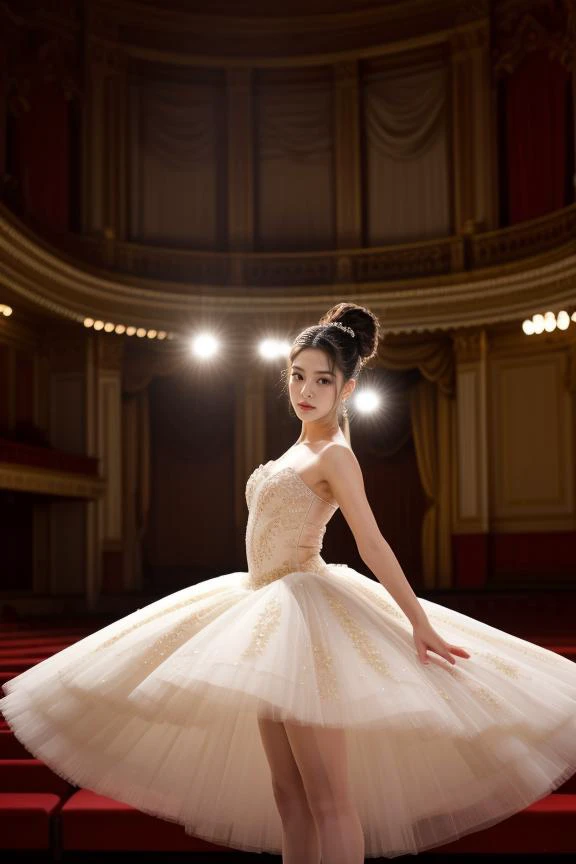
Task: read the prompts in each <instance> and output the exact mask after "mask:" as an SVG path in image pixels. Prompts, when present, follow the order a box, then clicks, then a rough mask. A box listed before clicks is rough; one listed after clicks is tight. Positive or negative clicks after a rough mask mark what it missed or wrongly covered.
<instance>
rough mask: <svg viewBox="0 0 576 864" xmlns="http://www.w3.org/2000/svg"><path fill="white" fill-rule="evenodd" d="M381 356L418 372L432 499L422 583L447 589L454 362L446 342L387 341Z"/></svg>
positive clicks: (417, 415)
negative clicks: (419, 374)
mask: <svg viewBox="0 0 576 864" xmlns="http://www.w3.org/2000/svg"><path fill="white" fill-rule="evenodd" d="M378 356H379V359H380V361H381V362H382V365H383V366H384V367H389V368H391V369H410V368H417V369H419V370H420V373H421V376H422V377H421V378H420V379H419V381H418V382H417V383H416V385H414V387H412V390H411V394H410V414H411V419H412V434H413V438H414V447H415V450H416V458H417V461H418V469H419V472H420V480H421V483H422V487H423V489H424V492H425V494H426V496H427V498H428V502H429V504H428V510H427V512H426V514H425V516H424V520H423V523H422V567H423V581H424V585H425V586H426V587H427V588H440V587H448V586H449V585H450V584H451V577H452V470H453V455H452V454H453V436H452V427H453V419H452V415H453V404H454V392H455V384H454V358H453V350H452V346H451V343H450V342H449V341H447V340H438V341H435V340H430V339H425V340H421V339H418V338H415V339H413V340H408V341H405V342H401V341H399V342H398V343H395V342H394V340H393V339H390V338H387V339H386V340H385V341H384V342H383V343H381V344H380V346H379V349H378Z"/></svg>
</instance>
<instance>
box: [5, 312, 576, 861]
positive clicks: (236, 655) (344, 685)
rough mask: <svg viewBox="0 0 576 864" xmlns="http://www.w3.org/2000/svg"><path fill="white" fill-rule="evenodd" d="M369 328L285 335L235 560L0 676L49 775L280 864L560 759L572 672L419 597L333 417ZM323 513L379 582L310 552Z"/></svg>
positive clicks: (505, 797)
mask: <svg viewBox="0 0 576 864" xmlns="http://www.w3.org/2000/svg"><path fill="white" fill-rule="evenodd" d="M378 339H379V322H378V319H377V318H376V316H375V315H374V314H373V313H372V312H371V311H370V310H368V309H366V308H365V307H361V306H358V305H356V304H353V303H340V304H337V305H336V306H334V307H333V308H332V309H330V310H329V311H328V312H327V313H326V314H325V315H324V316H323V317H322V318H321V320H320V322H319V323H318V324H315V325H312V326H311V327H308V328H306V329H305V330H303V331H302V332H301V333H300V334H299V335H298V336H297V337H296V339H295V341H294V344H293V346H292V349H291V351H290V355H289V358H288V366H287V370H286V371H287V373H288V375H289V384H288V391H289V398H290V404H291V405H292V406H293V408H294V411H295V412H296V414H297V416H298V417H299V418H300V419H301V420H302V429H301V433H300V436H299V438H298V440H297V441H296V442H295V443H294V444H293V445H292V446H291V447H290V448H289V449H288V450H287V451H286V452H285V453H283V454H282V455H281V456H280V457H279V458H277V459H271V460H269V461H268V462H266V463H265V464H261V465H259V466H258V467H257V468H255V470H254V471H253V472H252V474H251V475H250V477H249V478H248V480H247V483H246V502H247V505H248V520H247V525H246V556H247V563H248V570H247V571H246V572H244V571H241V572H234V573H227V574H223V575H221V576H217V577H214V578H210V579H206V580H204V581H203V582H201V583H198V584H195V585H192V586H189V587H186V588H184V589H182V590H181V591H177V592H175V593H174V594H170V595H167V596H166V597H163V598H161V599H160V600H157V601H155V602H154V603H150V604H149V605H147V606H145V607H143V608H142V609H137V610H136V611H135V612H133V613H131V614H130V615H127V616H125V617H124V618H121V619H119V620H118V621H115V622H114V623H112V624H110V625H109V626H107V627H104V628H102V629H101V630H99V631H97V632H95V633H93V634H91V635H90V636H87V637H86V638H85V639H82V640H80V641H79V642H77V643H75V644H74V645H71V646H69V647H68V648H66V649H64V650H63V651H60V652H59V653H58V654H55V655H53V656H52V657H49V658H47V659H46V660H44V661H42V662H41V663H38V664H37V665H36V666H33V667H32V668H30V669H27V670H26V671H25V672H23V673H21V674H20V675H18V676H16V677H14V678H12V679H11V680H10V681H8V682H7V683H6V684H4V691H5V692H6V694H7V695H6V696H5V697H4V698H2V699H0V709H1V710H2V712H3V713H4V716H5V718H6V720H7V722H8V724H9V725H10V727H11V728H12V730H13V731H14V734H15V735H16V737H17V738H18V739H19V740H20V741H21V742H22V744H23V745H24V746H25V747H26V748H27V749H28V750H29V751H30V752H31V753H32V754H33V755H35V756H36V757H37V758H39V759H41V760H43V761H44V762H45V763H46V764H47V765H48V766H50V767H51V768H52V769H53V770H54V771H55V772H56V773H58V774H59V775H60V776H62V777H64V778H66V779H68V780H69V781H71V782H72V783H75V784H77V785H80V786H84V787H86V788H88V789H92V790H94V791H95V792H99V793H100V794H103V795H108V796H110V797H112V798H115V799H117V800H119V801H124V802H126V803H128V804H131V805H132V806H134V807H136V808H138V809H140V810H142V811H143V812H147V813H150V814H153V815H155V816H158V817H160V818H163V819H167V820H171V821H175V822H179V823H180V824H182V825H183V826H184V830H185V831H186V832H187V833H189V834H193V835H195V836H197V837H201V838H204V839H206V840H210V841H213V842H216V843H220V844H223V845H225V846H232V847H235V848H237V849H243V850H248V851H254V852H272V853H279V852H281V853H282V859H283V862H284V864H319V862H320V861H322V864H360V862H361V861H363V860H364V858H365V857H380V856H385V857H390V858H391V857H396V856H398V855H403V854H407V853H411V854H416V853H418V852H420V851H422V850H424V849H428V848H431V847H434V846H439V845H441V844H444V843H448V842H449V841H451V840H454V839H456V838H458V837H461V836H463V835H465V834H468V833H471V832H473V831H478V830H481V829H483V828H487V827H489V826H490V825H492V824H494V823H496V822H499V821H501V820H503V819H505V818H507V817H508V816H510V815H512V814H513V813H516V812H518V811H519V810H522V809H524V808H525V807H527V806H528V805H529V804H530V803H532V802H533V801H536V800H537V799H539V798H542V797H544V796H545V795H547V794H549V793H550V792H551V791H553V790H554V789H556V788H557V787H559V786H560V785H561V784H562V783H563V782H564V781H565V780H566V779H567V778H568V777H569V776H571V775H572V774H573V773H574V770H575V769H576V743H575V741H576V737H575V735H574V733H575V731H576V710H575V709H576V667H575V666H574V664H573V663H572V662H571V661H570V660H568V659H567V658H565V657H562V656H561V655H558V654H555V653H554V652H552V651H548V650H546V649H545V648H541V647H539V646H537V645H535V644H533V643H531V642H529V641H526V640H523V639H519V638H518V637H515V636H513V635H512V634H509V633H506V632H505V631H503V630H499V629H497V628H494V627H491V626H489V625H487V624H485V623H483V622H482V621H479V620H476V619H474V618H471V617H469V616H466V615H464V614H462V613H460V612H456V611H454V610H451V609H449V608H446V607H443V606H441V605H439V604H436V603H433V602H432V601H429V600H426V599H424V598H418V597H417V596H416V595H415V593H414V592H413V590H412V588H411V587H410V584H409V582H408V580H407V579H406V577H405V575H404V573H403V572H402V569H401V567H400V564H399V563H398V561H397V559H396V557H395V555H394V553H393V552H392V549H391V548H390V546H389V544H388V543H387V542H386V540H385V539H384V537H383V536H382V534H381V533H380V530H379V528H378V525H377V522H376V520H375V518H374V515H373V513H372V510H371V508H370V505H369V503H368V501H367V498H366V494H365V491H364V484H363V479H362V471H361V468H360V465H359V463H358V460H357V458H356V456H355V454H354V453H353V451H352V449H351V447H350V441H349V439H348V438H347V436H346V435H345V434H344V433H343V432H342V430H341V428H340V425H339V417H340V414H341V411H342V407H343V406H345V403H346V400H347V399H348V398H349V397H350V395H351V394H352V392H353V390H354V388H355V386H356V381H357V378H358V376H359V373H360V372H361V370H362V368H363V366H364V365H365V363H366V362H368V360H369V359H370V358H372V357H373V356H375V353H376V351H377V347H378ZM200 494H201V493H200ZM338 509H340V511H341V512H342V515H343V517H344V519H345V520H346V522H347V524H348V526H349V527H350V530H351V531H352V534H353V536H354V539H355V541H356V543H357V546H358V551H359V553H360V555H361V557H362V560H363V561H364V562H365V563H366V565H367V567H368V568H369V569H370V570H371V571H372V573H373V574H374V576H375V577H376V580H372V579H369V578H367V577H366V576H364V575H363V574H361V573H359V572H357V571H356V570H354V569H353V568H351V567H348V566H347V565H346V564H333V563H328V562H326V561H325V560H324V559H323V558H322V556H321V554H320V553H321V550H322V539H323V535H324V533H325V531H326V528H327V525H328V522H329V521H330V519H331V518H332V516H333V515H334V513H335V512H336V511H337V510H338ZM460 641H462V642H463V643H465V645H461V644H460ZM242 792H244V794H242Z"/></svg>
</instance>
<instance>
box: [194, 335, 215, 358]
mask: <svg viewBox="0 0 576 864" xmlns="http://www.w3.org/2000/svg"><path fill="white" fill-rule="evenodd" d="M218 348H219V342H218V340H217V339H216V338H215V337H214V336H212V334H211V333H200V334H199V335H198V336H194V338H193V339H191V340H190V350H191V351H192V353H193V354H195V355H196V357H200V358H202V359H206V358H207V357H213V356H214V354H216V352H217V351H218Z"/></svg>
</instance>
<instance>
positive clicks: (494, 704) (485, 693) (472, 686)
mask: <svg viewBox="0 0 576 864" xmlns="http://www.w3.org/2000/svg"><path fill="white" fill-rule="evenodd" d="M443 671H447V672H448V673H449V674H450V675H451V676H452V678H456V679H457V680H458V681H461V682H462V683H463V684H464V685H465V686H466V688H467V689H468V690H469V691H470V692H471V693H473V694H474V695H476V696H478V697H479V698H480V699H481V700H482V701H483V702H486V704H488V705H490V707H491V708H498V709H500V710H502V709H503V708H504V703H503V702H502V701H501V700H500V699H499V698H498V697H497V696H495V695H494V694H493V693H491V692H490V690H488V689H487V688H486V687H484V686H483V685H482V684H478V683H477V682H475V681H473V680H472V679H471V678H469V677H467V676H466V675H463V674H462V672H461V671H460V669H456V668H455V667H454V666H447V667H445V669H444V670H443ZM433 686H434V689H435V690H436V692H437V693H438V694H439V695H440V696H441V697H442V698H443V699H444V701H445V702H447V703H448V704H449V705H450V706H454V708H455V710H456V711H457V710H458V705H459V700H458V699H454V698H453V697H452V696H449V695H448V693H447V692H446V690H444V688H443V687H438V686H437V685H436V684H433Z"/></svg>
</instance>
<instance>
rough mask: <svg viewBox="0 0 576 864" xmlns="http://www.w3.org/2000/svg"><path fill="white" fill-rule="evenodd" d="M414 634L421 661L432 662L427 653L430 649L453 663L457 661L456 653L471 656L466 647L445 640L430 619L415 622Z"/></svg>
mask: <svg viewBox="0 0 576 864" xmlns="http://www.w3.org/2000/svg"><path fill="white" fill-rule="evenodd" d="M412 635H413V637H414V644H415V645H416V651H417V652H418V659H419V660H420V662H421V663H424V664H426V663H429V662H430V661H429V657H428V654H427V653H426V652H427V651H428V650H430V651H434V652H435V653H436V654H439V655H440V657H444V658H445V659H446V660H448V662H449V663H452V664H454V663H456V660H455V658H454V657H453V656H452V654H456V655H457V656H458V657H466V658H468V657H470V654H469V653H468V652H467V651H466V649H465V648H461V647H460V646H459V645H450V643H449V642H445V641H444V639H442V637H441V636H439V635H438V633H437V632H436V630H434V628H433V627H432V625H431V624H430V622H429V621H423V622H421V623H419V624H415V625H414V626H413V633H412ZM451 652H452V653H451ZM434 662H436V661H434Z"/></svg>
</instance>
